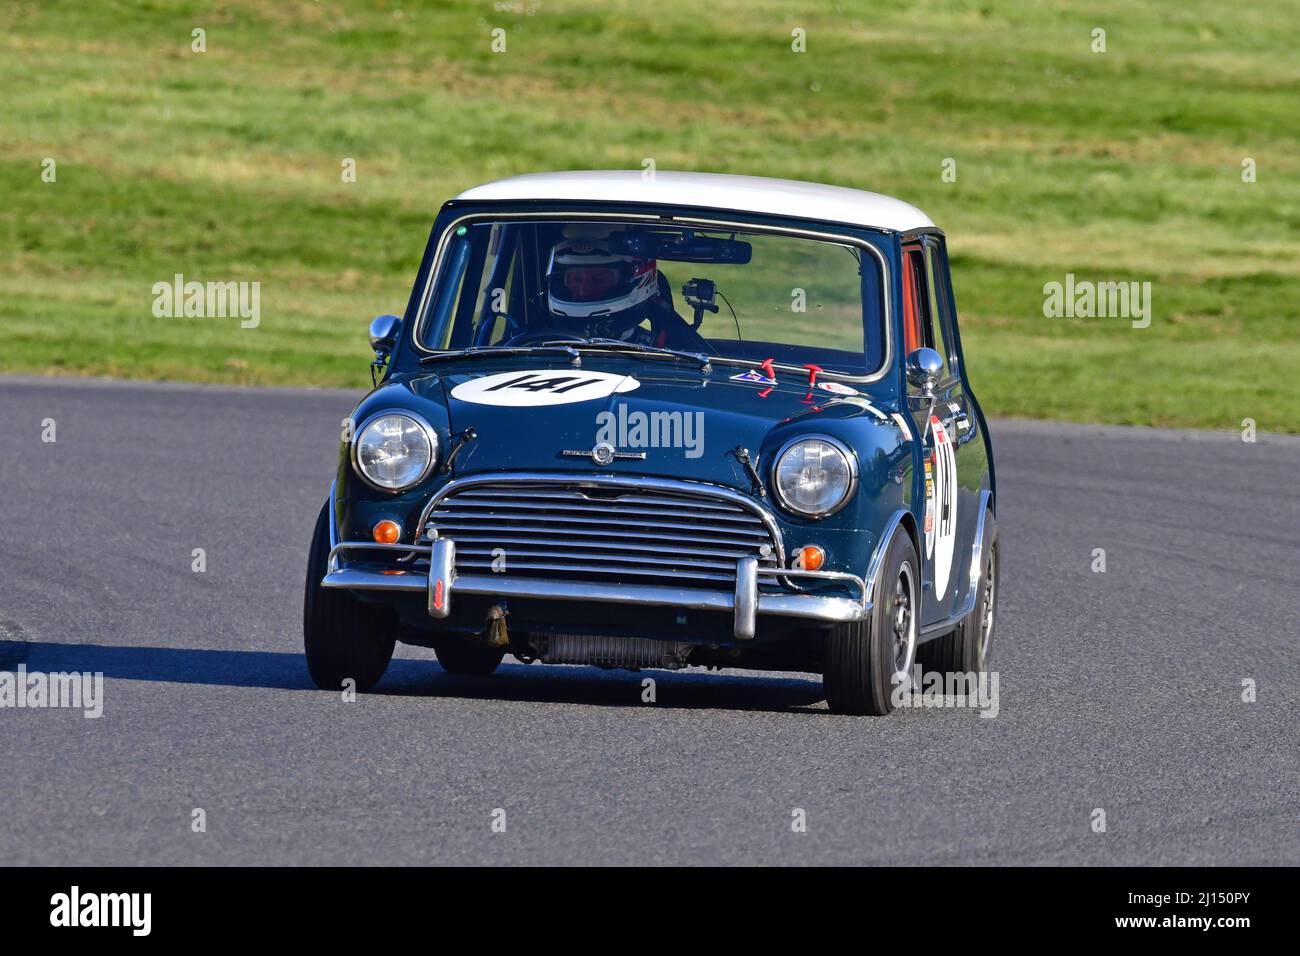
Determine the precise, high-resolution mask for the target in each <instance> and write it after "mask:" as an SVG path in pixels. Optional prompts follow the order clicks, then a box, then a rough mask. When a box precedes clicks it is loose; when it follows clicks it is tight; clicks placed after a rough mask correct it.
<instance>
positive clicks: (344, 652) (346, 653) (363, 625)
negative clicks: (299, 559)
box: [302, 502, 397, 691]
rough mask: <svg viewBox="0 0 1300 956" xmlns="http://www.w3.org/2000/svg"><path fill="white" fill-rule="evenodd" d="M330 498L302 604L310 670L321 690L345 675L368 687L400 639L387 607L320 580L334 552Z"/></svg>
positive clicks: (335, 686) (362, 687) (315, 536)
mask: <svg viewBox="0 0 1300 956" xmlns="http://www.w3.org/2000/svg"><path fill="white" fill-rule="evenodd" d="M329 552H330V541H329V503H328V502H326V504H325V507H324V508H322V509H321V513H320V517H319V518H317V519H316V532H315V534H313V535H312V541H311V554H310V556H309V557H308V559H307V586H306V592H305V594H304V597H303V607H302V636H303V649H304V650H305V651H306V654H307V670H308V671H310V672H311V679H312V680H313V681H314V682H315V684H316V686H317V687H319V688H320V689H321V690H341V689H343V688H344V686H345V684H344V681H347V680H352V681H354V682H355V683H354V685H353V686H354V688H355V689H356V690H359V691H367V690H370V688H372V687H374V686H375V684H377V683H379V678H381V677H383V676H384V671H386V670H387V669H388V662H389V661H390V660H392V657H393V647H394V645H395V644H396V643H397V639H396V636H395V634H394V630H395V629H394V628H392V627H390V626H389V624H388V621H387V620H386V616H385V615H384V614H383V612H382V610H381V609H380V608H377V607H373V606H370V605H367V604H363V603H362V602H360V601H358V600H357V599H356V598H355V597H353V596H352V595H351V594H349V593H348V592H347V591H336V590H333V589H331V588H323V587H321V586H320V582H321V578H323V577H324V576H325V566H326V562H327V560H328V558H329Z"/></svg>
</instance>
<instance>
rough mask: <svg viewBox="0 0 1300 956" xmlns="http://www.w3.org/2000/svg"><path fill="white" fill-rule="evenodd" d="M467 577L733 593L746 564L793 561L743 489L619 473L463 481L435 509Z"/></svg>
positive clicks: (425, 521)
mask: <svg viewBox="0 0 1300 956" xmlns="http://www.w3.org/2000/svg"><path fill="white" fill-rule="evenodd" d="M421 525H422V527H423V528H424V529H425V534H426V536H427V535H428V533H429V531H430V530H431V529H432V530H433V531H435V532H436V533H437V535H439V536H441V537H445V538H450V539H452V540H453V541H455V543H456V569H457V571H458V572H459V573H462V574H463V573H476V574H477V573H493V572H495V573H499V574H504V575H507V576H510V577H529V578H537V577H560V578H568V579H576V580H584V579H585V580H596V581H603V582H607V583H641V582H650V581H653V582H654V583H657V584H670V583H671V584H679V585H683V586H688V587H713V588H716V589H729V588H730V587H732V586H734V583H735V579H736V562H737V561H739V560H740V559H741V558H743V557H745V556H747V555H753V556H754V557H756V558H758V559H759V563H760V566H764V567H779V566H781V562H782V559H783V557H784V555H783V553H782V549H781V542H780V539H779V536H778V534H777V531H776V528H775V525H774V524H773V523H772V521H771V518H770V517H769V516H768V515H767V514H766V513H765V512H763V511H762V510H761V509H759V508H758V507H757V506H755V505H754V504H752V503H751V502H749V501H748V499H746V498H745V497H744V496H742V495H740V494H739V493H736V492H728V491H726V490H725V489H711V488H708V487H703V486H701V487H698V488H696V487H694V486H692V485H691V484H690V483H687V482H677V481H671V482H670V481H666V480H660V479H648V478H632V477H624V476H617V477H615V476H611V477H608V478H582V479H578V478H568V477H562V476H542V475H538V476H530V477H527V478H493V479H490V480H489V479H462V480H460V481H456V482H452V483H451V484H450V485H448V486H447V487H446V488H445V489H443V491H442V492H440V493H439V495H438V496H437V497H436V498H435V499H434V500H433V501H432V502H430V504H429V507H428V508H426V509H425V513H424V516H423V518H422V522H421Z"/></svg>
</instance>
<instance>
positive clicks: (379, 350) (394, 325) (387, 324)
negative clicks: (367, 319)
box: [370, 315, 402, 358]
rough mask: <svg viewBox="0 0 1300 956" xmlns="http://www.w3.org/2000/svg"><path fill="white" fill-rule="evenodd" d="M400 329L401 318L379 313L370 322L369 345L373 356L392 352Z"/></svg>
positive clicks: (384, 356)
mask: <svg viewBox="0 0 1300 956" xmlns="http://www.w3.org/2000/svg"><path fill="white" fill-rule="evenodd" d="M401 331H402V320H401V319H399V318H398V317H397V316H395V315H381V316H379V318H377V319H375V321H373V322H371V323H370V347H371V348H372V349H374V350H375V358H387V357H388V356H389V355H391V354H392V351H393V348H394V347H395V346H396V345H397V336H398V335H399V334H400V333H401Z"/></svg>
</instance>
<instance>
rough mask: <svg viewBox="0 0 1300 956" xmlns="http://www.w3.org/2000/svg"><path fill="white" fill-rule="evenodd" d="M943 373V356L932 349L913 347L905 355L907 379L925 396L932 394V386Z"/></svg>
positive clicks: (931, 395) (928, 396) (930, 396)
mask: <svg viewBox="0 0 1300 956" xmlns="http://www.w3.org/2000/svg"><path fill="white" fill-rule="evenodd" d="M942 374H943V356H942V355H940V354H939V353H938V352H936V351H935V350H934V349H927V348H919V349H914V350H913V351H912V353H911V354H910V355H908V356H907V381H908V383H909V384H911V385H912V386H913V387H914V388H919V389H920V390H921V394H922V395H923V396H925V397H926V398H932V397H933V396H934V386H935V385H936V384H937V383H938V381H939V376H940V375H942Z"/></svg>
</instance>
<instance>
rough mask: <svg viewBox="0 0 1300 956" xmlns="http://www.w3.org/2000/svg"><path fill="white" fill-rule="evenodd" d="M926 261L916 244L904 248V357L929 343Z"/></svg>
mask: <svg viewBox="0 0 1300 956" xmlns="http://www.w3.org/2000/svg"><path fill="white" fill-rule="evenodd" d="M924 275H925V261H924V260H923V259H922V258H921V250H920V248H918V247H916V246H910V247H907V248H904V249H903V357H904V358H906V357H907V356H909V355H911V354H912V352H914V351H915V350H916V349H919V348H920V347H921V346H923V345H925V344H927V343H926V341H925V323H924V316H925V315H926V312H927V309H926V290H925V284H924Z"/></svg>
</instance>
